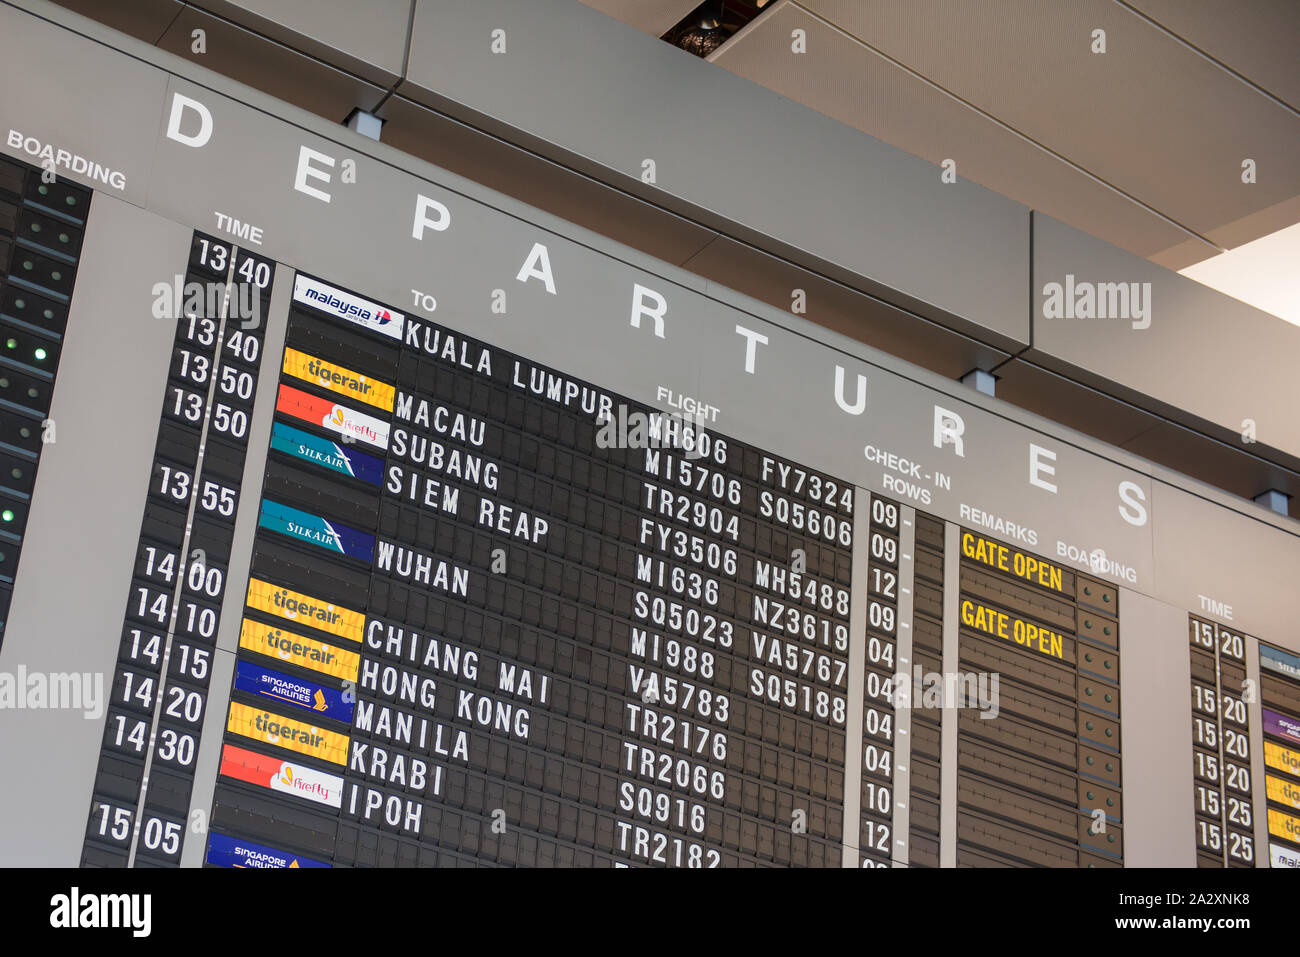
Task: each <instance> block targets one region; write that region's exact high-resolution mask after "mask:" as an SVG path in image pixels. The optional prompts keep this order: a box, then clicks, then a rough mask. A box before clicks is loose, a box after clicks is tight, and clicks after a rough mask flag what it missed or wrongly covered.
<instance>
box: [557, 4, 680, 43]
mask: <svg viewBox="0 0 1300 957" xmlns="http://www.w3.org/2000/svg"><path fill="white" fill-rule="evenodd" d="M582 2H583V3H585V4H586V5H587V6H589V7H591V8H592V9H595V10H599V11H600V12H601V13H604V14H608V15H609V16H611V17H613V18H614V19H616V20H621V21H622V22H623V23H626V24H628V25H629V26H634V27H636V28H637V29H638V30H641V31H643V32H645V33H648V34H650V35H651V36H652V37H661V36H663V35H664V34H665V33H667V32H668V31H669V30H670V29H671V28H672V27H674V26H676V24H677V21H679V20H681V18H682V17H684V16H686V14H688V13H690V12H691V11H692V10H694V9H695V8H696V7H698V6H699V3H698V0H582Z"/></svg>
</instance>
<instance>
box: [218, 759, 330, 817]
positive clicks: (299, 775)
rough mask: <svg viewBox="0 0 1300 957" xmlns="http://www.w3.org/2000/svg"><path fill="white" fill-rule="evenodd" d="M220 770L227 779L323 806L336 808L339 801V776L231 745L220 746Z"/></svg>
mask: <svg viewBox="0 0 1300 957" xmlns="http://www.w3.org/2000/svg"><path fill="white" fill-rule="evenodd" d="M221 773H222V774H223V775H225V776H226V777H228V778H234V779H236V780H238V781H247V782H248V783H249V784H256V785H259V786H261V787H264V788H268V789H270V790H272V791H278V792H280V793H281V794H292V795H293V796H294V797H300V798H304V799H306V800H308V801H314V802H315V803H317V804H324V805H325V806H327V807H335V808H336V807H341V806H342V804H343V779H342V778H341V777H339V776H338V775H337V774H330V773H329V772H328V771H321V770H320V769H318V768H312V767H308V766H307V765H305V764H299V763H298V762H296V761H284V760H281V759H280V758H273V757H271V756H270V755H268V754H260V753H258V752H257V751H249V750H248V749H247V748H238V747H235V745H233V744H227V745H225V746H224V747H223V748H222V749H221Z"/></svg>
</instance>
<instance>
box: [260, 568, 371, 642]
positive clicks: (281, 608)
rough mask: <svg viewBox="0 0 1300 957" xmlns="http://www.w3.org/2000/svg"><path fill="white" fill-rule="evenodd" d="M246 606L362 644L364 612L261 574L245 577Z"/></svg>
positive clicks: (364, 621)
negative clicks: (334, 602)
mask: <svg viewBox="0 0 1300 957" xmlns="http://www.w3.org/2000/svg"><path fill="white" fill-rule="evenodd" d="M247 604H248V607H249V608H252V609H255V610H256V611H264V612H266V613H267V614H271V615H276V616H277V617H280V618H286V619H288V620H289V621H292V622H295V623H296V624H298V625H302V626H304V627H308V628H315V629H317V630H319V631H324V632H327V633H328V634H331V635H338V636H339V637H340V638H347V639H348V640H349V641H355V642H356V643H357V644H361V639H362V637H363V635H364V632H365V627H366V616H365V615H363V614H362V613H361V612H359V611H353V610H352V609H350V608H344V607H342V606H341V605H335V604H333V603H332V602H327V601H325V600H324V599H321V598H313V597H312V596H311V595H304V594H302V593H301V592H296V591H292V590H291V589H288V588H284V587H282V586H280V585H272V584H271V583H270V582H267V581H262V580H261V579H260V578H250V579H249V580H248V601H247Z"/></svg>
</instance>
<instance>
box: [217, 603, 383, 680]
mask: <svg viewBox="0 0 1300 957" xmlns="http://www.w3.org/2000/svg"><path fill="white" fill-rule="evenodd" d="M239 647H241V648H244V649H246V650H248V651H252V652H256V653H257V654H259V655H266V656H267V657H268V658H277V659H279V660H280V661H287V662H289V663H290V664H295V665H298V666H300V667H302V668H310V669H311V670H312V671H319V672H320V673H321V674H323V675H332V676H333V677H335V678H342V679H343V680H345V681H355V680H356V677H357V670H358V669H359V668H360V667H361V656H360V655H358V654H357V653H356V652H355V651H348V650H346V649H344V648H336V647H334V646H333V645H327V644H326V643H325V642H323V641H317V640H316V639H315V638H308V637H306V636H305V635H295V634H294V633H293V632H291V631H285V630H284V629H282V628H277V627H276V626H275V625H265V624H263V623H262V622H260V621H253V620H252V619H251V618H245V619H244V621H243V623H242V624H241V625H240V626H239Z"/></svg>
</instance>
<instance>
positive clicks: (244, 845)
mask: <svg viewBox="0 0 1300 957" xmlns="http://www.w3.org/2000/svg"><path fill="white" fill-rule="evenodd" d="M208 863H209V864H215V865H216V866H217V867H266V868H274V867H331V866H332V865H330V864H326V863H324V862H323V861H314V860H312V859H311V858H310V857H303V856H302V855H300V854H293V853H290V852H289V851H277V850H276V849H275V848H273V847H267V846H266V845H264V844H254V843H253V842H252V841H241V840H239V839H238V838H234V837H226V835H224V834H218V833H217V832H216V831H212V832H210V833H209V834H208Z"/></svg>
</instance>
